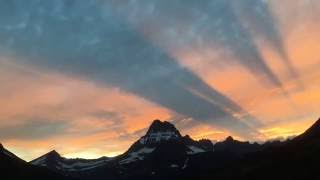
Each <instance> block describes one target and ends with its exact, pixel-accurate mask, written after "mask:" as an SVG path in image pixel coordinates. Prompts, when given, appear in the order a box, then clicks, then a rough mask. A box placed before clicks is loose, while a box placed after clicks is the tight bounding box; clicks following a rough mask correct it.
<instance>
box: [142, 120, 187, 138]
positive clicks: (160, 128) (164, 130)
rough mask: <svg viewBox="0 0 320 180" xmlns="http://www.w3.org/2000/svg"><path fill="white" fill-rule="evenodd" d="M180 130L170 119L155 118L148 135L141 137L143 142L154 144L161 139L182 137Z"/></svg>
mask: <svg viewBox="0 0 320 180" xmlns="http://www.w3.org/2000/svg"><path fill="white" fill-rule="evenodd" d="M181 137H182V136H181V134H180V132H179V131H178V130H177V129H176V127H175V126H174V125H173V124H171V123H170V122H168V121H160V120H158V119H156V120H154V121H153V122H152V123H151V125H150V127H149V129H148V131H147V133H146V135H145V136H143V137H142V138H141V139H140V143H141V144H154V143H158V142H160V141H166V140H171V139H177V138H181Z"/></svg>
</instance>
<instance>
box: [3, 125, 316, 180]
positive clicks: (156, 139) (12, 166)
mask: <svg viewBox="0 0 320 180" xmlns="http://www.w3.org/2000/svg"><path fill="white" fill-rule="evenodd" d="M319 152H320V119H319V120H318V121H316V122H315V123H314V124H313V125H312V126H311V127H310V128H309V129H307V130H306V131H305V132H304V133H302V134H301V135H299V136H296V137H295V138H293V139H291V140H286V141H283V142H281V141H272V142H266V143H263V144H258V143H250V142H242V141H239V140H236V139H234V138H233V137H231V136H229V137H227V138H226V139H225V140H224V141H221V142H217V143H216V144H214V145H213V143H212V142H211V141H210V140H206V139H203V140H199V141H196V140H193V139H192V138H191V137H190V136H188V135H185V136H182V135H181V133H180V132H179V130H178V129H177V128H176V127H175V126H174V125H173V124H172V123H170V122H166V121H160V120H154V121H153V122H152V123H151V125H150V127H149V129H148V130H147V131H146V134H145V135H144V136H142V137H141V138H140V139H138V140H137V141H136V142H135V143H133V145H132V146H130V148H129V149H128V150H127V151H126V152H125V153H123V154H121V155H119V156H116V157H113V158H108V157H101V158H98V159H91V160H87V159H80V158H76V159H68V158H65V157H63V156H61V155H60V154H59V153H58V152H57V151H55V150H53V151H50V152H48V153H47V154H45V155H43V156H41V157H39V158H37V159H35V160H32V161H31V162H30V163H27V162H25V161H23V160H22V159H20V158H18V157H17V156H15V155H14V154H13V153H11V152H9V151H8V150H6V149H5V148H4V147H3V146H2V145H1V144H0V170H1V175H2V177H5V178H6V179H16V178H18V179H21V178H22V179H23V178H31V179H49V180H51V179H62V180H65V179H79V180H89V179H90V180H100V179H101V180H102V179H113V180H135V179H153V180H160V179H169V180H171V179H172V180H176V179H184V180H185V179H187V180H188V179H198V180H207V179H218V180H220V179H226V180H233V179H240V180H242V179H243V180H248V179H249V180H251V179H252V180H254V179H260V180H270V179H290V180H300V179H301V180H302V179H319V178H320V175H319V174H318V173H317V169H318V162H320V156H319V155H318V154H319Z"/></svg>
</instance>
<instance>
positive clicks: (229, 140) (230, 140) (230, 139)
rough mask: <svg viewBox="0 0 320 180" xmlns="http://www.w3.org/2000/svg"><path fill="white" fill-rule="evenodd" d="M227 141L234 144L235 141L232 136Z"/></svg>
mask: <svg viewBox="0 0 320 180" xmlns="http://www.w3.org/2000/svg"><path fill="white" fill-rule="evenodd" d="M225 141H227V142H232V141H234V139H233V137H232V136H228V137H227V138H226V140H225Z"/></svg>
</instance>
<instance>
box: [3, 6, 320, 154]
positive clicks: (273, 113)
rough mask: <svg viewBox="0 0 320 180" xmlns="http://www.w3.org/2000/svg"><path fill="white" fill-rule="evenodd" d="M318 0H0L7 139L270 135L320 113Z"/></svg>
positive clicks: (93, 142) (114, 145) (46, 147)
mask: <svg viewBox="0 0 320 180" xmlns="http://www.w3.org/2000/svg"><path fill="white" fill-rule="evenodd" d="M319 17H320V1H318V0H281V1H280V0H203V1H196V0H141V1H140V0H127V1H118V0H83V1H76V0H42V1H39V0H28V1H23V0H10V1H6V0H0V142H1V143H2V144H4V146H5V147H7V148H8V149H9V150H11V151H12V152H14V153H16V154H17V155H19V156H20V157H22V158H23V159H25V160H31V159H33V158H36V157H38V156H40V155H42V154H44V153H46V152H48V151H50V150H52V149H56V150H57V151H58V152H60V153H61V154H62V155H64V156H66V157H83V158H96V157H100V156H103V155H105V156H114V155H117V154H120V153H122V152H124V151H125V150H126V149H128V148H129V146H130V145H131V144H132V143H133V142H134V141H135V140H137V139H138V138H139V137H140V136H142V135H144V133H145V132H146V128H148V126H149V124H150V123H151V122H152V121H153V120H154V119H161V120H166V121H170V122H173V123H174V124H175V125H176V127H177V128H178V129H179V130H180V131H181V133H182V134H189V135H190V136H191V137H193V138H194V139H201V138H208V139H211V140H223V139H225V138H226V137H227V136H229V135H232V136H234V137H235V138H237V139H241V140H249V141H264V140H267V139H275V138H285V137H290V136H294V135H296V134H299V133H301V132H303V131H304V130H305V129H306V128H307V127H308V126H310V125H311V124H312V123H313V122H314V121H315V120H317V118H318V117H319V116H320V114H319V109H320V55H319V54H320V44H319V43H320V24H319Z"/></svg>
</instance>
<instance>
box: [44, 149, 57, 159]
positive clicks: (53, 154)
mask: <svg viewBox="0 0 320 180" xmlns="http://www.w3.org/2000/svg"><path fill="white" fill-rule="evenodd" d="M45 156H47V157H52V158H61V155H60V154H59V153H58V152H57V151H56V150H52V151H50V152H48V153H47V154H46V155H45Z"/></svg>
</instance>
